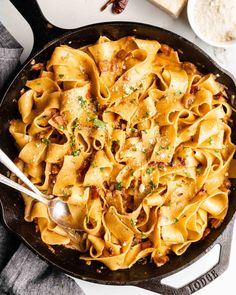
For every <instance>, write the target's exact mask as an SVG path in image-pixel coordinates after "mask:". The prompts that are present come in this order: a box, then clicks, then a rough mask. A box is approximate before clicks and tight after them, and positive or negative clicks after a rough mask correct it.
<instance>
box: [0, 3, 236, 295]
mask: <svg viewBox="0 0 236 295" xmlns="http://www.w3.org/2000/svg"><path fill="white" fill-rule="evenodd" d="M105 1H106V0H67V1H64V0H50V1H48V0H38V2H39V4H40V6H41V9H42V11H43V13H44V14H45V16H46V18H47V19H48V20H49V21H50V22H51V23H52V24H54V25H56V26H58V27H62V28H67V29H72V28H77V27H80V26H83V25H87V24H92V23H97V22H104V21H119V20H122V21H125V20H127V21H137V22H143V23H148V24H152V25H157V26H159V27H163V28H165V29H168V30H171V31H173V32H176V33H177V34H179V35H182V36H184V37H185V38H187V39H189V40H190V41H192V42H193V43H195V44H197V45H198V46H199V47H201V48H202V49H203V50H205V51H206V52H207V53H208V54H209V55H210V56H212V57H213V58H214V59H215V60H216V61H217V62H218V63H219V64H220V65H221V66H223V67H224V68H225V69H227V70H229V71H230V72H232V73H233V74H234V75H235V76H236V48H230V49H222V48H213V47H211V46H208V45H207V44H205V43H204V42H203V41H201V40H199V39H198V38H197V37H196V36H195V35H194V33H193V31H192V30H191V28H190V26H189V24H188V21H187V17H186V11H184V12H183V13H182V15H181V16H180V17H179V19H177V20H175V19H173V18H171V17H170V16H168V15H166V14H165V13H164V12H162V11H160V10H159V9H158V8H156V7H155V6H153V5H152V4H151V3H149V2H148V1H147V0H130V1H129V4H128V6H127V9H126V10H125V11H124V12H123V13H122V14H121V15H113V14H112V13H111V12H110V9H109V8H108V9H107V10H106V11H104V12H103V13H101V12H100V11H99V8H100V7H101V5H102V4H104V2H105ZM0 21H1V22H2V23H3V24H4V25H5V26H6V27H7V28H8V30H9V31H10V32H11V33H12V34H13V36H15V38H16V39H17V40H18V41H19V42H20V43H21V44H22V46H23V47H24V48H25V49H24V53H23V56H22V61H23V60H24V59H25V58H27V56H28V55H29V53H30V51H31V49H32V45H33V34H32V31H31V29H30V27H29V25H28V24H27V23H26V22H25V20H24V19H23V18H22V17H21V15H20V14H19V13H18V12H17V11H16V10H15V8H14V7H13V6H12V5H11V4H10V2H9V1H8V0H0ZM235 249H236V227H235V229H234V237H233V244H232V253H231V260H230V264H229V268H228V269H227V270H226V272H225V273H224V274H223V275H222V276H220V277H219V278H217V279H216V280H214V281H213V282H212V283H211V284H209V285H208V286H207V287H205V288H203V289H201V290H200V291H198V292H197V294H199V295H201V294H207V295H213V294H214V295H221V294H224V293H225V292H227V294H234V292H233V291H231V292H230V291H229V290H230V289H231V290H233V288H234V278H235V267H236V250H235ZM218 255H219V248H218V247H215V248H214V249H213V250H211V251H210V252H209V253H208V254H207V255H206V256H204V257H203V258H201V259H200V260H199V261H198V262H196V263H194V264H193V265H192V266H190V267H188V268H186V269H185V270H184V271H182V272H181V273H178V274H176V275H174V277H172V278H170V279H168V280H167V281H168V283H169V284H170V285H173V286H176V287H179V286H181V285H183V284H184V283H187V282H188V281H191V280H192V279H194V278H195V277H197V276H199V275H201V274H202V273H204V272H205V271H207V270H208V269H210V267H211V266H213V265H214V264H215V263H216V262H217V261H218ZM76 281H77V282H78V283H79V284H80V286H81V287H82V288H83V289H84V291H85V293H86V294H87V295H95V294H96V295H97V294H103V295H110V294H111V293H112V294H113V295H120V294H121V293H123V294H130V295H141V294H142V295H149V294H150V295H151V294H154V293H153V292H149V291H146V290H142V289H139V288H136V287H129V286H127V287H118V286H103V285H97V284H93V283H89V282H84V281H80V280H76Z"/></svg>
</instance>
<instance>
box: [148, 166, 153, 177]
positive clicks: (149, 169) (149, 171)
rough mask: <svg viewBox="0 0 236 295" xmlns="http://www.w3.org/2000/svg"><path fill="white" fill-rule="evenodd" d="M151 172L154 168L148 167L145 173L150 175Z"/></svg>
mask: <svg viewBox="0 0 236 295" xmlns="http://www.w3.org/2000/svg"><path fill="white" fill-rule="evenodd" d="M153 170H154V168H150V167H148V168H147V170H146V173H147V174H149V175H150V174H151V173H152V172H153Z"/></svg>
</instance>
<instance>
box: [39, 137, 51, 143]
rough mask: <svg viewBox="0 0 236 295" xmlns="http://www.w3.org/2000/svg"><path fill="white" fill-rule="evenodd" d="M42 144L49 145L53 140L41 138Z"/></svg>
mask: <svg viewBox="0 0 236 295" xmlns="http://www.w3.org/2000/svg"><path fill="white" fill-rule="evenodd" d="M41 142H42V143H44V144H49V143H51V140H50V139H49V138H41Z"/></svg>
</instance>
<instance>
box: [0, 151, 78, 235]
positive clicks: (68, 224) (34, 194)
mask: <svg viewBox="0 0 236 295" xmlns="http://www.w3.org/2000/svg"><path fill="white" fill-rule="evenodd" d="M0 162H1V163H2V164H3V165H4V166H6V167H7V168H8V169H9V170H10V171H11V172H13V173H14V174H15V175H16V176H17V177H18V178H19V179H21V180H22V181H23V183H24V184H26V185H27V186H28V187H29V188H31V190H32V191H31V190H29V189H28V188H26V187H25V186H22V185H20V184H19V183H17V182H15V181H13V180H11V179H9V178H8V177H6V176H4V175H2V174H0V182H1V183H3V184H5V185H7V186H10V187H12V188H14V189H16V190H18V191H20V192H22V193H24V194H26V195H28V196H30V197H31V198H33V199H35V200H37V201H39V202H41V203H43V204H45V205H46V206H47V207H48V215H49V218H50V219H51V220H52V221H53V222H55V223H56V224H57V225H59V226H60V227H62V228H63V229H65V231H66V232H68V230H74V231H75V230H76V231H79V230H80V229H78V228H77V227H78V225H77V224H76V223H75V221H74V220H73V217H72V215H71V211H70V209H69V206H68V204H67V203H66V202H64V201H62V200H61V199H60V198H59V197H54V196H53V195H45V194H43V193H42V192H40V191H39V190H38V188H37V187H36V186H35V185H34V184H33V183H32V182H31V181H30V180H29V179H28V178H27V177H26V176H25V175H24V174H23V172H22V171H21V170H20V169H19V168H18V167H17V166H16V165H15V164H14V163H13V162H12V161H11V159H10V158H8V156H7V155H6V154H5V153H4V152H3V151H2V150H1V149H0Z"/></svg>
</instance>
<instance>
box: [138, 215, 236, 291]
mask: <svg viewBox="0 0 236 295" xmlns="http://www.w3.org/2000/svg"><path fill="white" fill-rule="evenodd" d="M233 227H234V219H233V220H231V222H230V223H229V224H228V226H227V227H226V229H225V230H224V232H223V234H222V235H221V236H220V237H219V238H218V239H217V240H216V241H215V242H214V244H213V246H214V245H216V244H219V245H220V247H221V248H220V257H219V261H218V263H217V264H216V265H214V266H213V267H212V268H211V269H210V270H209V271H207V272H205V273H204V274H203V275H201V276H200V277H198V278H196V279H195V280H193V281H191V282H190V283H188V284H186V285H184V286H182V287H180V288H178V289H177V288H174V287H171V286H168V285H165V284H162V283H161V280H162V279H163V278H164V277H163V278H162V279H155V278H154V279H151V280H147V281H143V282H140V283H138V284H134V285H135V286H137V287H140V288H143V289H147V290H150V291H153V292H156V293H160V294H165V295H167V294H168V295H189V294H192V293H194V292H196V291H198V290H200V289H201V288H203V287H205V286H206V285H208V284H209V283H211V282H212V281H213V280H214V279H216V278H217V277H219V276H220V275H221V274H222V273H223V272H224V271H225V270H226V269H227V267H228V265H229V258H230V248H231V242H232V235H233Z"/></svg>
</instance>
